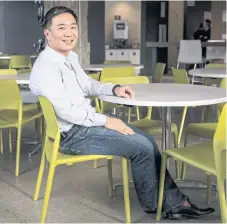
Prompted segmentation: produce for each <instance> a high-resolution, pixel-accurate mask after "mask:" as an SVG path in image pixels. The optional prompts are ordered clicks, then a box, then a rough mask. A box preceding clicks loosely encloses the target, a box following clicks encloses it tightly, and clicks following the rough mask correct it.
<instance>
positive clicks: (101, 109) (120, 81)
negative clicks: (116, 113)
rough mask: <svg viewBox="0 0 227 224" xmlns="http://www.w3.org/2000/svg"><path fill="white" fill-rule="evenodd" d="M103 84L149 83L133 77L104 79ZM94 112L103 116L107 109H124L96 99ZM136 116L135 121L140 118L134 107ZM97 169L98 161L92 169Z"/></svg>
mask: <svg viewBox="0 0 227 224" xmlns="http://www.w3.org/2000/svg"><path fill="white" fill-rule="evenodd" d="M102 81H103V82H104V83H113V84H120V85H125V84H141V83H143V84H145V83H149V79H148V78H147V77H146V76H133V77H109V78H105V79H103V80H102ZM96 105H98V107H97V106H96V111H97V112H99V113H102V114H105V113H106V112H107V111H108V109H109V108H112V107H114V108H116V107H118V108H119V107H124V106H123V105H117V104H112V103H107V102H104V101H103V100H100V101H98V100H97V99H96ZM131 110H132V108H131V107H129V108H128V123H129V122H130V117H131ZM136 115H137V119H139V117H140V113H139V108H138V107H136ZM97 167H98V161H95V162H94V168H97Z"/></svg>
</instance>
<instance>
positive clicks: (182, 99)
mask: <svg viewBox="0 0 227 224" xmlns="http://www.w3.org/2000/svg"><path fill="white" fill-rule="evenodd" d="M130 86H131V87H132V88H133V89H134V90H135V97H134V98H133V99H131V98H130V99H128V98H122V97H117V96H105V95H100V96H98V98H99V99H101V100H104V101H107V102H111V103H117V104H124V105H134V106H156V107H163V108H162V109H163V113H162V114H163V136H162V144H163V150H166V149H168V148H169V146H170V144H169V143H170V135H171V107H185V106H187V107H189V106H203V105H212V104H218V103H223V102H226V90H225V89H222V88H215V87H210V86H200V85H190V84H188V85H187V84H173V83H161V84H160V83H154V84H153V83H152V84H151V83H150V84H135V85H130Z"/></svg>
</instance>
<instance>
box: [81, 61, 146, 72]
mask: <svg viewBox="0 0 227 224" xmlns="http://www.w3.org/2000/svg"><path fill="white" fill-rule="evenodd" d="M125 66H133V67H134V68H135V70H136V74H137V75H138V74H139V73H140V69H142V68H144V66H143V65H136V64H129V63H121V64H93V65H82V66H81V67H82V68H83V69H84V70H85V71H88V72H101V71H102V70H103V68H112V67H125Z"/></svg>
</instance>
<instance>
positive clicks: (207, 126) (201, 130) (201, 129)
mask: <svg viewBox="0 0 227 224" xmlns="http://www.w3.org/2000/svg"><path fill="white" fill-rule="evenodd" d="M220 88H226V79H223V80H222V82H221V84H220ZM223 106H224V103H219V104H217V105H216V110H217V117H218V120H219V117H220V113H221V111H222V108H223ZM216 128H217V122H213V123H190V124H189V125H188V126H187V128H186V131H185V138H184V146H187V143H188V136H189V135H190V134H191V135H196V136H200V137H204V138H213V136H214V133H215V131H216ZM185 173H186V164H183V166H182V174H181V179H185Z"/></svg>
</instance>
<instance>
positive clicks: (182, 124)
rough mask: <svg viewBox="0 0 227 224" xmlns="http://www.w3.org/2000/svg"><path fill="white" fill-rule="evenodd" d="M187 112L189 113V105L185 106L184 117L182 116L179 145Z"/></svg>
mask: <svg viewBox="0 0 227 224" xmlns="http://www.w3.org/2000/svg"><path fill="white" fill-rule="evenodd" d="M186 114H187V107H184V110H183V114H182V118H181V123H180V130H179V134H178V139H177V145H178V146H179V145H180V142H181V136H182V132H183V128H184V122H185V117H186Z"/></svg>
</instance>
